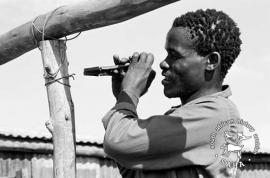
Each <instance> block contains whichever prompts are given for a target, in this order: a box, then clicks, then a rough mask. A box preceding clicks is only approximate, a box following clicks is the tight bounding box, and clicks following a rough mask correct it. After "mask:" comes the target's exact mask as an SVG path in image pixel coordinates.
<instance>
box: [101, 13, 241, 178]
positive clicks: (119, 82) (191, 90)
mask: <svg viewBox="0 0 270 178" xmlns="http://www.w3.org/2000/svg"><path fill="white" fill-rule="evenodd" d="M239 36H240V32H239V29H238V27H237V26H236V24H235V22H234V21H233V20H232V19H231V18H230V17H229V16H228V15H226V14H225V13H223V12H221V11H216V10H209V9H208V10H205V11H204V10H198V11H196V12H189V13H186V14H185V15H182V16H181V17H179V18H176V19H175V20H174V23H173V26H172V28H171V29H170V30H169V32H168V34H167V39H166V45H165V49H166V51H167V53H168V55H167V57H166V58H165V59H164V60H163V61H162V62H161V63H160V68H161V69H162V75H163V76H164V79H163V80H162V84H163V85H164V94H165V96H166V97H168V98H175V97H178V98H180V100H181V104H182V105H181V106H177V107H173V108H171V109H170V110H169V111H168V112H166V113H165V114H164V115H154V116H151V117H149V118H147V119H140V118H139V116H138V115H137V112H136V107H137V104H138V102H139V98H140V97H141V96H142V95H143V94H144V93H146V91H147V90H148V87H149V86H150V84H151V82H152V80H153V78H154V76H155V72H154V71H153V70H152V69H151V66H152V64H153V61H154V57H153V55H152V54H150V53H141V54H139V53H134V54H133V56H132V57H131V58H130V59H119V57H118V56H114V60H115V63H116V64H125V63H127V62H130V66H129V68H128V70H127V72H124V71H115V76H113V77H112V88H113V93H114V96H115V97H116V99H117V103H116V105H115V106H114V107H113V108H112V109H111V110H110V111H109V112H108V113H107V114H106V116H105V117H104V118H103V124H104V127H105V129H106V133H105V138H104V150H105V152H106V153H107V154H108V155H109V156H110V157H111V158H113V159H114V160H115V161H116V162H117V163H119V167H120V172H121V174H122V175H123V177H147V178H149V177H163V178H167V177H168V178H169V177H170V178H172V177H173V178H175V177H177V178H178V177H181V178H182V177H189V178H192V177H232V172H233V171H234V169H233V168H230V167H229V166H227V165H222V164H221V163H220V161H221V159H222V155H221V152H222V150H220V148H219V147H220V146H221V145H222V143H223V141H224V138H223V135H222V133H220V134H217V135H216V136H215V137H214V138H213V139H212V142H213V141H214V145H213V144H212V145H210V141H211V138H210V135H211V133H212V132H213V131H215V128H216V126H217V124H218V123H220V122H221V121H227V120H231V119H238V118H239V114H238V111H237V109H236V107H235V106H234V104H233V103H232V102H231V101H230V100H229V99H228V97H229V96H230V95H231V92H230V88H229V87H228V86H223V85H222V83H223V80H224V77H225V75H226V74H227V71H228V69H229V68H230V67H231V65H232V63H233V62H234V60H235V59H236V57H237V56H238V54H239V53H240V45H241V40H240V38H239ZM227 160H229V161H233V160H234V157H230V158H227Z"/></svg>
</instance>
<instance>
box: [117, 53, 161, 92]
mask: <svg viewBox="0 0 270 178" xmlns="http://www.w3.org/2000/svg"><path fill="white" fill-rule="evenodd" d="M153 62H154V56H153V54H151V53H148V54H147V53H145V52H143V53H141V54H140V55H139V53H134V54H133V56H132V58H131V63H130V65H129V68H128V71H127V73H126V74H125V77H124V79H123V81H122V85H121V89H122V90H127V91H129V92H132V93H133V94H134V95H135V96H137V97H140V96H142V95H144V94H145V93H146V92H147V90H148V88H149V86H150V85H151V83H152V81H153V80H154V78H155V75H156V72H155V71H154V70H152V64H153Z"/></svg>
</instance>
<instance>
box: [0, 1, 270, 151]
mask: <svg viewBox="0 0 270 178" xmlns="http://www.w3.org/2000/svg"><path fill="white" fill-rule="evenodd" d="M74 2H78V1H75V0H24V1H22V0H1V1H0V34H4V33H6V32H8V31H9V30H11V29H13V28H15V27H16V26H19V25H21V24H23V23H26V22H28V21H30V20H33V19H34V18H35V17H36V16H38V15H41V14H44V13H47V12H49V11H51V10H53V9H55V8H57V7H59V6H61V5H65V4H70V3H74ZM207 8H215V9H217V10H222V11H224V12H225V13H227V14H228V15H229V16H231V17H232V18H233V19H234V20H235V21H236V22H237V24H238V26H239V28H240V31H241V39H242V41H243V45H242V51H241V53H240V55H239V57H238V58H237V59H236V61H235V63H234V64H233V66H232V68H231V69H230V70H229V73H228V75H227V77H226V79H225V82H224V83H225V84H229V85H230V87H231V89H232V93H233V95H232V97H231V100H233V101H234V103H235V104H236V105H237V107H238V109H239V111H240V114H241V118H242V119H244V120H245V121H248V122H249V124H250V125H252V126H253V127H254V128H255V130H256V132H257V133H258V135H259V139H260V144H261V148H262V149H261V151H270V141H268V140H270V139H269V138H268V135H269V126H270V118H269V115H270V94H269V91H270V75H269V73H270V72H269V70H270V50H269V49H270V48H269V47H270V46H269V41H270V33H269V29H270V2H269V1H268V0H257V1H253V0H237V1H235V0H226V1H225V0H223V1H222V0H202V1H197V0H182V1H179V2H176V3H173V4H170V5H168V6H165V7H162V8H160V9H157V10H155V11H152V12H149V13H147V14H144V15H141V16H138V17H136V18H133V19H131V20H128V21H126V22H123V23H120V24H115V25H110V26H107V27H103V28H99V29H94V30H89V31H86V32H83V33H81V35H80V36H79V37H78V38H76V39H74V40H71V41H68V42H67V58H68V61H69V63H70V66H69V72H70V73H75V74H76V75H75V80H72V79H70V83H71V94H72V99H73V102H74V105H75V120H76V134H77V137H80V138H86V139H90V140H91V139H95V140H102V139H103V135H104V129H103V126H102V122H101V118H102V117H103V116H104V115H105V113H106V112H107V111H108V110H109V109H110V108H111V107H113V105H114V104H115V99H114V97H113V95H112V93H111V82H110V77H88V76H84V75H83V69H84V68H86V67H93V66H108V65H113V60H112V56H113V54H119V55H120V57H127V56H130V55H132V53H133V52H135V51H137V52H143V51H145V52H151V53H153V54H154V56H155V61H154V64H153V69H155V70H156V72H157V76H156V79H155V80H154V82H153V84H152V85H151V87H150V89H149V92H148V93H147V94H146V95H145V96H143V97H142V98H141V99H140V103H139V106H138V113H139V116H140V117H141V118H147V117H149V116H151V115H154V114H155V115H156V114H163V113H164V112H165V111H166V110H168V109H169V108H170V107H171V106H173V105H179V104H180V100H179V99H168V98H166V97H165V96H164V95H163V86H162V85H161V80H162V76H161V70H160V69H159V63H160V62H161V61H162V60H163V59H164V58H165V57H166V51H165V49H164V46H165V40H166V33H167V32H168V30H169V29H170V27H171V25H172V22H173V20H174V18H175V17H178V16H180V15H182V14H184V13H186V12H188V11H194V10H197V9H207ZM0 81H1V86H0V108H1V110H0V111H1V113H0V118H1V124H0V130H4V131H18V132H23V131H27V132H31V133H42V134H48V131H47V130H46V128H45V124H44V123H45V122H46V121H47V120H49V107H48V100H47V94H46V88H45V86H44V79H43V68H42V59H41V53H40V51H39V50H38V49H34V50H32V51H30V52H28V53H25V54H24V55H22V56H20V57H18V58H16V59H15V60H13V61H10V62H8V63H6V64H4V65H1V66H0Z"/></svg>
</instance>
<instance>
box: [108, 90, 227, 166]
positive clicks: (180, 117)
mask: <svg viewBox="0 0 270 178" xmlns="http://www.w3.org/2000/svg"><path fill="white" fill-rule="evenodd" d="M221 112H222V109H221V107H218V105H217V103H216V102H215V101H212V100H209V101H204V102H199V103H195V104H192V105H188V106H184V107H181V109H179V111H177V112H173V114H170V115H155V116H151V117H149V118H147V119H139V118H138V115H137V112H136V106H135V105H134V103H133V101H132V99H131V97H129V95H128V94H127V93H125V92H121V94H120V95H119V98H118V101H117V103H116V105H115V106H114V107H113V108H112V109H111V110H110V111H109V112H108V113H107V114H106V115H105V117H104V118H103V125H104V128H105V130H106V132H105V137H104V150H105V152H106V153H107V154H108V155H109V156H110V157H112V158H113V159H115V160H116V161H117V162H119V163H120V164H121V165H123V166H124V167H127V168H132V169H149V170H157V169H170V168H175V167H179V166H185V165H192V164H195V163H194V162H192V160H189V159H187V158H188V157H189V155H188V154H189V153H188V152H189V150H196V149H197V148H198V147H206V146H207V148H208V147H209V146H208V145H209V137H210V134H211V131H213V130H214V129H215V126H216V124H217V122H218V120H219V119H218V118H220V115H222V114H223V115H224V114H225V113H221ZM186 152H187V158H185V157H184V156H183V155H184V154H185V153H186ZM192 155H194V153H193V154H192ZM195 156H196V157H197V156H198V157H200V155H196V154H195ZM198 159H200V158H198ZM208 160H209V158H207V159H206V160H205V164H208V163H207V162H209V161H208ZM200 164H201V163H200Z"/></svg>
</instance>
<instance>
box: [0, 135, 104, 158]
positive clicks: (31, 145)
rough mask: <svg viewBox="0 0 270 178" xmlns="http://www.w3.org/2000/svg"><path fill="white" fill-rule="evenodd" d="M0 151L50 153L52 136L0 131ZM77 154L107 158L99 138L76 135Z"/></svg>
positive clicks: (51, 150)
mask: <svg viewBox="0 0 270 178" xmlns="http://www.w3.org/2000/svg"><path fill="white" fill-rule="evenodd" d="M0 151H17V152H32V153H33V152H34V153H40V154H52V153H53V144H52V136H51V135H50V134H49V133H48V134H44V133H37V132H36V133H35V132H32V131H31V132H29V131H23V132H22V131H16V132H15V131H0ZM76 154H77V155H78V156H92V157H102V158H107V155H106V154H105V153H104V150H103V144H102V141H101V140H98V139H93V138H90V137H89V138H87V139H86V138H82V137H78V138H77V141H76Z"/></svg>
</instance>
